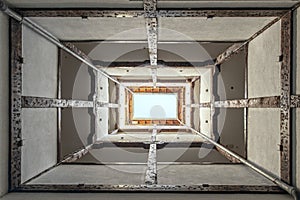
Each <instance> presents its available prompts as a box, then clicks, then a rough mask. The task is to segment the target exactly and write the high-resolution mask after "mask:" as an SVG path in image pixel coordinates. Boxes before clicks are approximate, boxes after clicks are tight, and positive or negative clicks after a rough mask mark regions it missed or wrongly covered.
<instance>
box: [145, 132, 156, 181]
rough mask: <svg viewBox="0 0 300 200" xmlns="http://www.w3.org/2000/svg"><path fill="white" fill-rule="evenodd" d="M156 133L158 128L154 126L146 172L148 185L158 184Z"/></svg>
mask: <svg viewBox="0 0 300 200" xmlns="http://www.w3.org/2000/svg"><path fill="white" fill-rule="evenodd" d="M156 134H157V129H156V128H153V131H152V135H151V143H150V148H149V153H148V162H147V170H146V174H145V184H147V185H155V184H157V160H156Z"/></svg>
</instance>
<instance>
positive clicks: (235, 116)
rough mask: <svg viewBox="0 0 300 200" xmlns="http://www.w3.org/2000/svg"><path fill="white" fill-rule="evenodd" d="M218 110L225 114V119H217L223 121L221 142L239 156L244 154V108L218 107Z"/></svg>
mask: <svg viewBox="0 0 300 200" xmlns="http://www.w3.org/2000/svg"><path fill="white" fill-rule="evenodd" d="M220 112H222V114H224V113H225V115H226V117H225V119H222V118H221V117H220V118H219V120H224V122H225V123H224V127H223V129H222V131H221V132H220V133H221V134H220V138H221V139H220V142H221V144H222V145H224V146H225V147H227V148H228V149H229V150H232V151H233V152H235V153H237V154H239V155H241V156H244V155H246V148H245V145H246V144H245V135H244V119H243V115H244V109H227V110H225V109H220ZM221 116H222V115H221ZM233 123H234V125H233Z"/></svg>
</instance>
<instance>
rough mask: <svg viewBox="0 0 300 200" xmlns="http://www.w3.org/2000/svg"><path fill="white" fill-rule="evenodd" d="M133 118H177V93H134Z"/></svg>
mask: <svg viewBox="0 0 300 200" xmlns="http://www.w3.org/2000/svg"><path fill="white" fill-rule="evenodd" d="M133 119H177V94H173V93H171V94H170V93H169V94H165V93H164V94H158V93H142V94H139V93H136V94H134V95H133Z"/></svg>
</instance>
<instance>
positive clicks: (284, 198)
mask: <svg viewBox="0 0 300 200" xmlns="http://www.w3.org/2000/svg"><path fill="white" fill-rule="evenodd" d="M141 198H142V199H144V200H153V199H155V200H156V199H159V200H179V199H181V200H182V199H189V200H208V199H209V200H211V199H214V200H232V199H243V200H257V199H260V200H292V199H293V198H292V197H290V196H289V195H287V194H228V193H226V194H221V193H217V194H203V193H202V194H199V193H152V192H151V193H120V192H118V193H10V194H8V195H7V196H5V197H4V198H3V200H52V199H57V200H73V199H77V200H99V199H114V200H132V199H141Z"/></svg>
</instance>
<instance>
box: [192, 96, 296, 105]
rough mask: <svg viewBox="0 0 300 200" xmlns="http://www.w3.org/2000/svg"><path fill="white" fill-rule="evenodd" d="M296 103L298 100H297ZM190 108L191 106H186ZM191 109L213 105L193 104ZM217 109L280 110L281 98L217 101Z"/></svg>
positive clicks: (208, 103)
mask: <svg viewBox="0 0 300 200" xmlns="http://www.w3.org/2000/svg"><path fill="white" fill-rule="evenodd" d="M295 101H296V100H295ZM186 106H189V105H186ZM190 107H191V108H210V107H211V103H210V102H206V103H200V104H191V105H190ZM214 107H215V108H279V107H280V96H273V97H258V98H250V99H234V100H225V101H215V102H214Z"/></svg>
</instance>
